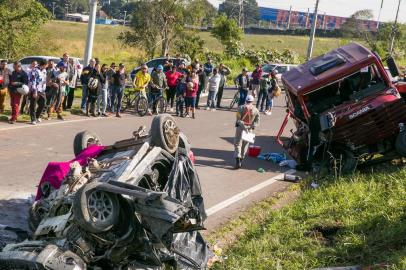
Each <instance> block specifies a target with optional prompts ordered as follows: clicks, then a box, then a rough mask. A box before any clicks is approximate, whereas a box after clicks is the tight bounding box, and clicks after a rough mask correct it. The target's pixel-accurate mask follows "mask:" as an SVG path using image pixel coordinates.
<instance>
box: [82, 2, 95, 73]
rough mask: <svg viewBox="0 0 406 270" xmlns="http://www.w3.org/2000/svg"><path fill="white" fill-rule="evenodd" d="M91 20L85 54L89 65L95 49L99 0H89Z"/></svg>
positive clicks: (85, 61) (86, 63)
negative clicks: (94, 41)
mask: <svg viewBox="0 0 406 270" xmlns="http://www.w3.org/2000/svg"><path fill="white" fill-rule="evenodd" d="M89 11H90V14H89V22H88V25H87V39H86V48H85V56H84V64H85V65H88V64H89V61H90V59H91V58H92V51H93V39H94V28H95V25H96V11H97V0H89Z"/></svg>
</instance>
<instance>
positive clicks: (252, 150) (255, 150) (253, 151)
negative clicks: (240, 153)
mask: <svg viewBox="0 0 406 270" xmlns="http://www.w3.org/2000/svg"><path fill="white" fill-rule="evenodd" d="M259 154H261V146H258V145H250V146H249V148H248V156H250V157H257V156H259Z"/></svg>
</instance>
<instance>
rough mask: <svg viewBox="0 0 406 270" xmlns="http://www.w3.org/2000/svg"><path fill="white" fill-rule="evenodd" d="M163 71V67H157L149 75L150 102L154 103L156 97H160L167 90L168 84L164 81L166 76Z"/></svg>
mask: <svg viewBox="0 0 406 270" xmlns="http://www.w3.org/2000/svg"><path fill="white" fill-rule="evenodd" d="M163 69H164V67H163V66H162V65H159V66H158V67H157V68H156V70H155V71H153V72H152V74H151V82H150V92H149V98H150V101H154V103H155V100H156V99H157V98H158V97H160V96H162V93H163V91H164V90H165V89H166V88H168V83H167V81H166V76H165V73H164V72H163ZM154 110H155V106H154ZM154 113H155V112H154Z"/></svg>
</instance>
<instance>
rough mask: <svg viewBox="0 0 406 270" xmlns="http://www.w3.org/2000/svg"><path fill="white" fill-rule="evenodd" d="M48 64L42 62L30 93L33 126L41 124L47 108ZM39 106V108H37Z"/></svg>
mask: <svg viewBox="0 0 406 270" xmlns="http://www.w3.org/2000/svg"><path fill="white" fill-rule="evenodd" d="M46 68H47V62H46V61H45V60H41V61H40V62H39V66H38V68H37V69H36V70H35V72H34V74H33V80H32V85H31V92H30V117H31V124H32V125H36V124H37V123H39V122H41V118H40V116H41V113H42V111H43V110H44V108H45V103H46V96H45V90H46V87H47V70H46ZM37 104H38V106H37Z"/></svg>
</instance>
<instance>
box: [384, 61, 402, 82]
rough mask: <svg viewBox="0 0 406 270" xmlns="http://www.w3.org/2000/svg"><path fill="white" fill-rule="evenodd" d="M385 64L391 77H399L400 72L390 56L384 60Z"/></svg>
mask: <svg viewBox="0 0 406 270" xmlns="http://www.w3.org/2000/svg"><path fill="white" fill-rule="evenodd" d="M386 64H387V65H388V68H389V71H390V74H391V75H392V77H397V76H400V70H399V68H398V66H397V65H396V62H395V59H393V57H392V56H389V57H388V59H386Z"/></svg>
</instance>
